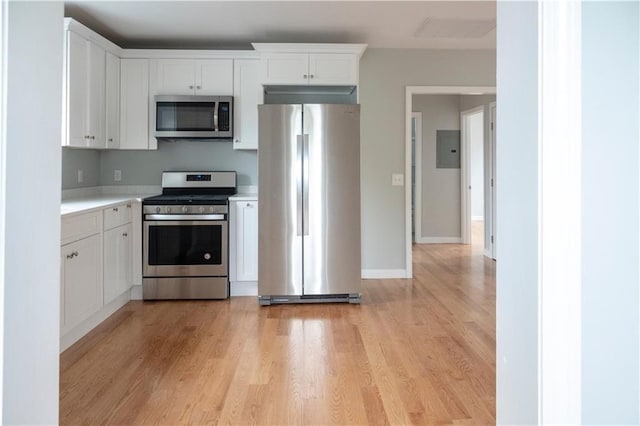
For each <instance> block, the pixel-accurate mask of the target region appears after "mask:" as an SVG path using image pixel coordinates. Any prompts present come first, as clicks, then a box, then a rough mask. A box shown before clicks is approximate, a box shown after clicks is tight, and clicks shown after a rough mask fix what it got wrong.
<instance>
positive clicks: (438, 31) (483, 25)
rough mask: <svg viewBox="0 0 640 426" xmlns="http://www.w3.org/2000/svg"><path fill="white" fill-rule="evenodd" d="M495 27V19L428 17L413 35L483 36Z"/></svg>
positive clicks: (441, 36)
mask: <svg viewBox="0 0 640 426" xmlns="http://www.w3.org/2000/svg"><path fill="white" fill-rule="evenodd" d="M495 27H496V20H495V19H455V18H427V19H426V20H425V21H424V22H423V23H422V25H420V27H419V28H418V30H417V31H416V32H415V33H414V34H413V35H414V36H416V37H420V38H482V37H484V36H485V35H487V34H488V33H489V32H490V31H491V30H493V29H495Z"/></svg>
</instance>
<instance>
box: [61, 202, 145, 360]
mask: <svg viewBox="0 0 640 426" xmlns="http://www.w3.org/2000/svg"><path fill="white" fill-rule="evenodd" d="M136 203H137V202H136V201H135V200H130V201H128V202H125V203H123V204H119V205H115V206H111V207H107V208H102V209H95V210H92V211H89V212H87V213H82V214H75V215H69V216H64V217H63V218H62V232H61V234H62V244H61V249H60V255H61V259H60V265H61V270H60V285H61V290H60V299H61V300H60V303H61V306H60V337H61V339H60V349H61V350H62V351H64V350H65V349H66V348H68V347H69V346H71V345H72V344H73V343H75V342H76V341H78V340H79V339H80V338H81V337H82V336H84V335H85V334H87V333H88V332H89V331H91V330H92V329H93V328H94V327H95V326H97V325H98V324H100V323H101V322H102V321H104V320H105V319H106V318H107V317H109V315H111V314H113V313H114V312H115V311H116V310H118V309H119V308H120V307H122V306H123V305H124V304H125V303H127V302H128V301H129V300H130V294H129V293H128V292H129V290H130V289H131V286H132V285H133V266H134V265H133V262H134V250H133V241H134V239H137V240H138V241H139V240H140V239H139V237H137V236H136V235H133V233H134V230H133V229H134V228H133V223H132V217H133V215H132V210H133V209H134V208H136V206H137V205H138V204H139V203H138V204H136ZM136 232H139V231H136Z"/></svg>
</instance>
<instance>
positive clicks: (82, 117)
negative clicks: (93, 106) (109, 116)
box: [63, 31, 89, 147]
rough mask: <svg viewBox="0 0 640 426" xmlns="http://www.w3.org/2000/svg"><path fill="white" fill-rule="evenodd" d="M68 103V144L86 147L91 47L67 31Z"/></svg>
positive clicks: (66, 143)
mask: <svg viewBox="0 0 640 426" xmlns="http://www.w3.org/2000/svg"><path fill="white" fill-rule="evenodd" d="M67 37H68V38H67V63H66V65H67V73H66V74H67V75H66V79H67V81H66V85H67V105H66V114H67V117H66V126H67V138H66V141H63V144H64V145H66V146H74V147H86V146H87V145H88V143H89V134H88V132H87V107H88V100H89V87H88V84H89V75H88V71H89V67H88V63H89V48H88V43H89V42H88V41H87V40H85V39H83V38H82V37H80V36H79V35H77V34H75V33H73V32H70V31H69V32H67Z"/></svg>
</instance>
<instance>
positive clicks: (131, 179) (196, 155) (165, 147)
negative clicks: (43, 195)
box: [62, 141, 258, 189]
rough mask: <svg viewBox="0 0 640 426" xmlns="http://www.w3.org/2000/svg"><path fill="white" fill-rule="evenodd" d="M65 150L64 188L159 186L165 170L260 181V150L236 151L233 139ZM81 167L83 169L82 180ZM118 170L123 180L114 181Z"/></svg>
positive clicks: (242, 182) (253, 182)
mask: <svg viewBox="0 0 640 426" xmlns="http://www.w3.org/2000/svg"><path fill="white" fill-rule="evenodd" d="M62 151H63V155H62V189H70V188H80V187H87V186H97V185H103V186H104V185H159V184H160V180H161V175H162V172H163V171H165V170H174V171H175V170H234V171H236V172H237V173H238V185H242V186H247V185H257V184H258V170H257V169H258V156H257V152H256V151H240V150H234V149H233V145H232V144H231V143H230V142H197V141H180V142H159V143H158V150H157V151H95V150H78V149H68V148H63V150H62ZM78 169H82V170H83V182H82V183H78V181H77V178H78V176H77V175H78ZM115 170H120V173H121V180H120V181H115V180H114V171H115Z"/></svg>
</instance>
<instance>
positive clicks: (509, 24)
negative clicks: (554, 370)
mask: <svg viewBox="0 0 640 426" xmlns="http://www.w3.org/2000/svg"><path fill="white" fill-rule="evenodd" d="M497 21H498V31H497V54H498V58H497V105H498V106H499V108H500V119H499V120H498V121H497V134H496V139H497V167H498V169H497V170H498V173H497V185H496V190H497V201H498V215H499V218H498V223H497V234H496V238H497V246H496V247H497V250H498V254H497V258H498V262H497V265H496V282H497V301H496V304H497V305H496V316H497V323H496V338H497V342H496V343H497V353H496V369H497V371H496V373H497V377H496V387H497V389H496V405H497V422H498V423H499V424H536V423H537V422H538V213H537V212H538V198H537V197H538V161H537V159H538V84H537V81H538V72H537V70H538V8H537V3H536V2H526V1H523V2H506V1H500V2H498V4H497Z"/></svg>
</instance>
